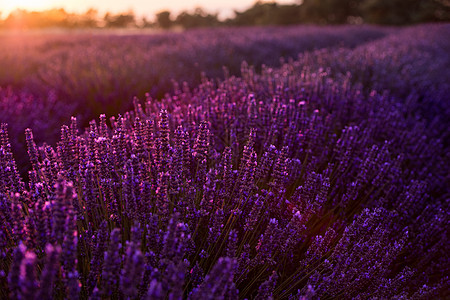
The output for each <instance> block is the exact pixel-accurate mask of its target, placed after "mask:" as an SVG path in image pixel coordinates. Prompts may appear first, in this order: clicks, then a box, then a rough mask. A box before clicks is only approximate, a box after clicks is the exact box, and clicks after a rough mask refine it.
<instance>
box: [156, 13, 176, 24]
mask: <svg viewBox="0 0 450 300" xmlns="http://www.w3.org/2000/svg"><path fill="white" fill-rule="evenodd" d="M156 24H157V25H158V27H160V28H163V29H168V28H170V27H172V25H173V22H172V19H171V18H170V11H167V10H164V11H161V12H159V13H157V14H156Z"/></svg>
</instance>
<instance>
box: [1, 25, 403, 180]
mask: <svg viewBox="0 0 450 300" xmlns="http://www.w3.org/2000/svg"><path fill="white" fill-rule="evenodd" d="M394 31H395V30H391V29H385V28H378V27H370V26H367V27H361V28H359V27H351V26H342V27H338V28H333V29H332V28H328V27H318V26H301V27H299V26H295V27H287V28H239V29H233V28H228V29H226V28H222V29H214V30H213V29H202V30H192V31H187V32H183V33H161V34H157V33H155V34H149V35H141V34H135V35H133V34H127V35H115V34H114V32H113V33H105V34H101V33H100V32H97V33H92V34H89V33H78V34H76V33H75V34H73V35H65V34H61V33H45V32H44V33H39V32H37V33H26V32H25V33H22V34H8V33H0V120H1V122H6V123H8V124H9V126H10V127H9V128H10V130H11V134H10V135H11V137H12V140H11V143H12V147H13V149H14V152H15V154H16V159H17V163H18V165H19V169H21V170H22V172H23V170H27V160H28V159H27V157H26V152H25V151H24V150H23V149H25V139H24V136H23V132H24V130H25V128H33V129H34V130H35V138H36V140H37V142H38V143H42V142H47V143H49V144H54V143H56V141H57V139H58V135H59V133H58V130H59V127H60V126H61V125H62V124H64V122H65V120H67V119H69V118H70V116H73V115H76V116H77V117H78V120H79V122H80V123H81V124H83V125H87V123H88V122H89V120H91V119H94V118H97V117H98V115H99V114H101V113H105V114H107V115H116V114H117V113H119V112H124V111H126V110H129V109H131V108H132V105H131V101H129V99H132V97H133V96H136V95H137V96H141V97H144V95H145V93H146V92H148V93H149V94H150V95H151V96H152V97H156V96H158V97H163V96H164V94H165V93H167V92H170V91H171V90H172V86H173V83H172V80H176V81H183V82H187V83H188V84H189V85H190V86H195V85H197V84H199V83H200V82H201V73H202V71H204V72H205V74H206V75H207V76H208V77H210V78H216V77H222V78H223V76H224V74H223V66H227V69H228V70H227V72H228V73H229V74H231V75H237V74H238V73H239V71H240V64H241V62H242V61H244V60H245V61H247V62H249V63H250V64H253V65H255V66H260V65H261V64H263V63H264V64H266V65H269V66H275V65H279V58H280V57H281V56H284V57H286V58H288V57H296V56H297V54H298V53H301V52H304V51H311V50H313V49H321V48H328V47H336V46H338V45H339V46H344V47H355V46H357V45H359V44H363V43H365V42H367V41H371V40H374V39H377V38H381V37H384V36H385V35H387V34H388V33H390V32H394ZM50 116H51V117H50ZM22 175H23V174H22Z"/></svg>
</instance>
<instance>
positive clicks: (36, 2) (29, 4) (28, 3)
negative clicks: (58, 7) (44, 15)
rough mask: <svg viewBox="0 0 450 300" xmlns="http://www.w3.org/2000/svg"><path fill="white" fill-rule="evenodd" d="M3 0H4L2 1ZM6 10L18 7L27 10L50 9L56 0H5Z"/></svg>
mask: <svg viewBox="0 0 450 300" xmlns="http://www.w3.org/2000/svg"><path fill="white" fill-rule="evenodd" d="M0 2H3V1H0ZM5 2H6V3H5V5H2V6H5V10H6V11H8V10H10V11H13V10H16V9H26V10H31V11H32V10H45V9H50V8H52V7H53V6H54V1H52V0H12V1H5Z"/></svg>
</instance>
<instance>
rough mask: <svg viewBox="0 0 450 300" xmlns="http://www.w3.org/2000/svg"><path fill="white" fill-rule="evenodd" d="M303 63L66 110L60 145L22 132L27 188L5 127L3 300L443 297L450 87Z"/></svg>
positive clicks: (0, 152)
mask: <svg viewBox="0 0 450 300" xmlns="http://www.w3.org/2000/svg"><path fill="white" fill-rule="evenodd" d="M436 28H437V29H439V30H443V31H445V30H447V29H446V26H445V25H444V26H440V27H436ZM429 41H430V43H433V45H434V46H435V48H436V49H441V50H440V51H442V52H439V53H444V51H443V50H444V49H445V47H446V44H445V43H442V42H440V41H438V40H436V39H435V38H432V37H430V39H429ZM386 43H388V41H386ZM383 45H386V44H383ZM392 47H393V49H395V47H396V46H395V45H394V44H393V45H392ZM338 51H340V50H338ZM355 51H358V50H357V49H356V50H355ZM380 51H383V50H380ZM391 51H394V50H391ZM394 52H395V51H394ZM330 55H331V54H330ZM367 55H368V54H367ZM424 59H427V58H426V57H425V58H424ZM430 59H431V57H430ZM439 59H442V60H443V61H445V59H446V57H445V56H442V57H440V58H439ZM447 59H448V57H447ZM303 62H304V60H303V58H302V57H300V59H299V60H298V61H289V62H285V63H284V64H283V65H282V66H281V67H280V68H269V67H267V66H263V67H262V68H261V72H256V71H255V69H254V68H253V67H251V66H249V64H247V63H245V62H244V63H242V65H241V75H240V76H239V77H236V76H227V77H226V78H225V79H224V80H221V81H217V80H215V79H207V78H206V77H203V79H202V82H201V84H199V85H198V86H197V87H196V88H195V89H189V88H187V87H185V88H177V86H175V89H174V91H173V93H171V94H168V95H166V97H164V98H163V99H161V101H155V100H153V99H152V98H151V97H150V95H149V96H148V97H147V99H141V100H139V99H138V98H135V99H134V101H133V104H134V108H133V109H132V110H130V111H128V112H126V113H124V114H122V115H117V116H112V117H109V118H108V117H107V116H106V115H104V114H102V115H100V116H99V118H98V119H97V120H93V121H91V122H90V123H89V127H88V128H86V129H85V130H81V126H80V124H79V121H78V119H77V118H76V117H73V118H72V119H71V120H70V122H69V123H68V124H67V125H63V126H62V127H61V138H60V140H59V142H57V144H56V145H55V146H51V145H42V146H41V145H39V144H36V142H35V139H34V135H33V131H32V129H27V130H26V132H25V137H26V145H27V151H28V156H29V165H30V168H31V169H30V171H29V174H28V177H29V180H27V181H26V182H25V181H24V180H23V179H22V177H21V176H20V174H19V169H18V168H17V164H16V162H15V160H14V159H13V152H12V150H11V145H10V141H9V133H8V129H7V126H6V124H2V126H1V130H0V180H1V181H0V217H1V230H0V243H1V248H0V249H1V255H0V257H1V260H0V261H1V265H0V266H1V276H0V286H1V289H0V290H1V296H0V297H1V298H11V299H34V298H37V299H39V298H43V299H51V298H54V299H66V298H67V299H166V298H168V299H200V298H204V299H445V298H446V297H448V291H449V288H450V286H449V284H450V281H449V278H448V274H449V262H448V255H447V253H449V252H450V249H449V248H450V247H449V245H450V243H449V242H448V240H447V237H448V223H449V215H448V211H449V210H448V205H449V195H450V193H449V185H448V180H449V177H448V165H449V158H450V157H449V151H448V150H449V149H448V147H449V145H448V142H446V138H448V133H449V129H448V128H449V127H448V119H445V118H443V116H444V114H445V113H446V112H448V107H449V102H448V98H445V97H446V95H445V94H444V93H443V91H445V89H446V85H445V84H444V82H441V81H439V80H440V79H439V78H437V79H436V78H435V77H434V76H433V75H432V74H431V75H427V74H421V76H422V77H421V78H423V79H424V80H428V83H430V84H431V85H433V86H434V89H430V90H428V92H427V94H426V96H423V97H422V98H420V97H414V92H417V91H419V89H417V90H411V93H409V94H407V95H403V92H399V91H396V90H395V89H393V90H392V91H388V90H386V89H387V88H388V87H386V89H385V88H383V89H382V90H379V91H377V90H376V89H374V88H375V87H376V84H377V83H376V82H373V83H372V82H371V84H368V83H366V82H363V81H362V80H359V79H357V78H358V77H355V76H352V74H353V73H355V74H358V72H357V70H349V73H347V72H341V73H339V72H337V71H334V69H332V68H331V67H330V69H327V68H328V66H327V65H326V64H324V65H322V66H320V65H318V63H313V62H312V63H311V64H310V65H307V64H303ZM301 64H303V66H302V65H301ZM364 70H365V69H364V68H363V69H362V71H360V73H359V74H364V72H365V71H364ZM392 70H394V71H395V70H397V69H396V68H395V66H392ZM352 72H353V73H352ZM397 76H398V80H402V75H401V73H398V75H397ZM404 82H405V84H409V81H407V80H405V81H404ZM433 82H434V84H433ZM428 83H427V84H428ZM393 84H395V83H393ZM431 85H430V86H431ZM424 86H425V85H424ZM420 91H422V90H420ZM417 93H419V92H417ZM424 99H429V100H426V101H425V100H424ZM421 101H425V103H436V105H437V103H439V105H441V107H443V108H444V109H443V110H442V111H441V112H440V113H439V114H438V115H437V116H436V118H430V116H429V115H426V114H422V113H420V112H417V108H418V107H420V104H421ZM428 101H431V102H428ZM423 111H426V109H423Z"/></svg>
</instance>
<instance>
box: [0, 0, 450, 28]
mask: <svg viewBox="0 0 450 300" xmlns="http://www.w3.org/2000/svg"><path fill="white" fill-rule="evenodd" d="M0 17H1V14H0ZM448 21H450V1H449V0H303V1H301V3H300V4H279V3H276V2H265V1H264V2H263V1H257V2H255V3H254V4H253V6H251V7H250V8H248V9H246V10H244V11H234V16H233V17H231V18H228V19H226V20H220V19H219V17H218V14H217V13H209V12H206V11H205V10H204V9H202V8H196V9H194V10H192V11H182V12H181V13H179V14H178V15H176V16H175V15H173V14H172V13H171V12H170V11H168V10H166V11H160V12H158V13H157V14H156V15H155V17H154V19H153V20H149V19H147V18H146V17H144V18H141V19H138V18H137V17H136V15H135V14H134V12H133V11H128V12H122V13H118V14H112V13H106V14H105V15H104V16H100V14H99V12H98V11H97V10H95V9H92V8H91V9H88V10H87V11H86V12H84V13H81V14H76V13H70V12H67V11H66V10H64V9H62V8H60V9H50V10H45V11H39V12H37V11H27V10H23V9H19V10H16V11H13V12H11V13H10V14H9V15H8V16H7V17H6V18H4V19H0V27H3V28H46V27H62V28H161V29H170V28H176V27H182V28H187V29H188V28H196V27H216V26H253V25H292V24H302V23H313V24H361V23H369V24H382V25H408V24H416V23H423V22H448Z"/></svg>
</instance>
